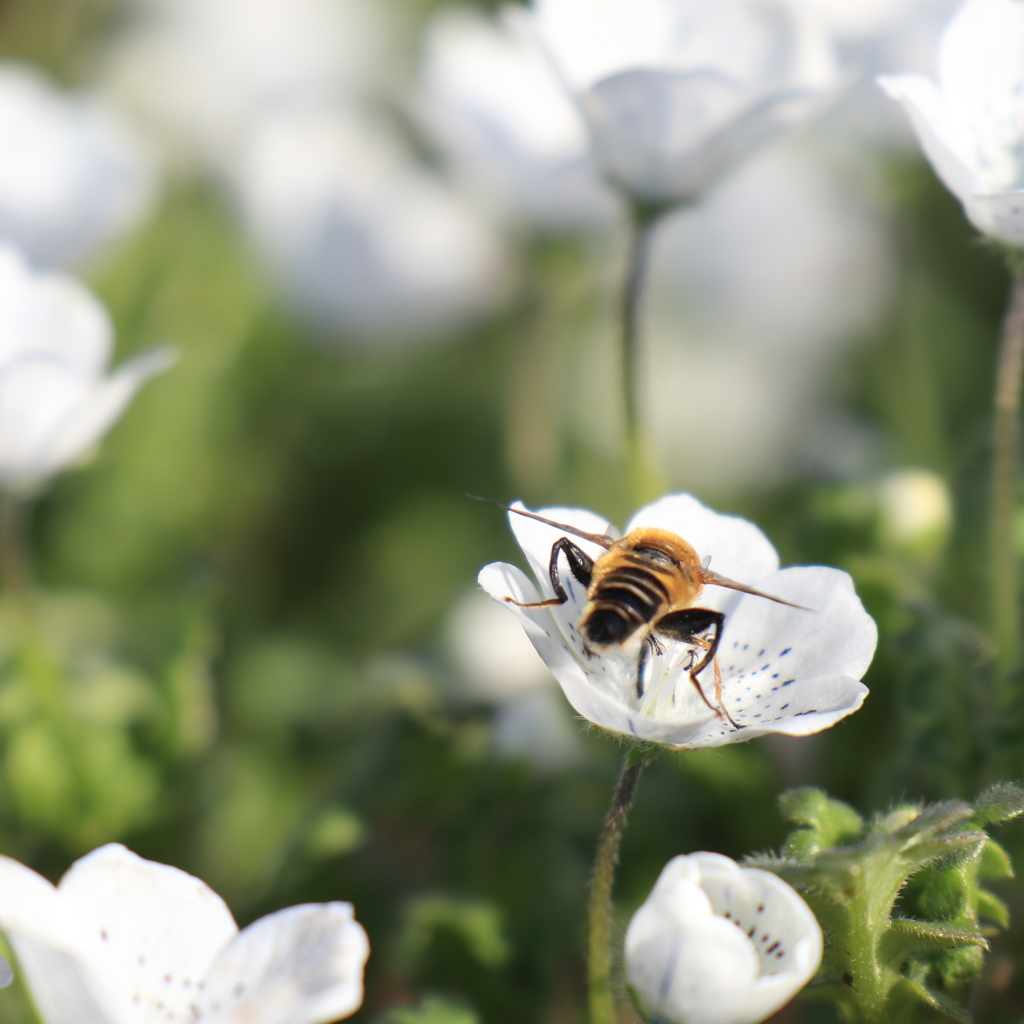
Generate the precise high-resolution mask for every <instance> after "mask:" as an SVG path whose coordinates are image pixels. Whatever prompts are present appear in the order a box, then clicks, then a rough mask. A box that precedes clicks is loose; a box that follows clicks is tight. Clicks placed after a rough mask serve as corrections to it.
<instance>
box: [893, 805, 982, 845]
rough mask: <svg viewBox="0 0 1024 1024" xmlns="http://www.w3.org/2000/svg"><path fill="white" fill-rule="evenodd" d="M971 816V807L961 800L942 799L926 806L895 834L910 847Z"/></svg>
mask: <svg viewBox="0 0 1024 1024" xmlns="http://www.w3.org/2000/svg"><path fill="white" fill-rule="evenodd" d="M971 816H972V811H971V807H970V805H969V804H965V803H964V802H963V801H962V800H943V801H942V802H941V803H937V804H932V805H931V806H929V807H926V808H925V809H924V810H923V811H921V813H920V814H918V815H917V816H916V817H914V818H913V820H911V821H908V822H907V823H906V824H905V825H903V826H902V827H901V828H899V829H898V830H897V831H896V833H895V834H896V835H897V836H899V837H900V838H901V839H903V840H904V841H905V846H907V847H910V846H913V845H915V844H916V843H917V842H919V841H924V840H925V839H926V838H927V837H930V836H933V835H936V834H937V833H939V832H944V831H945V830H946V829H949V828H951V827H952V826H953V825H955V824H957V823H958V822H960V821H963V820H965V819H966V818H970V817H971Z"/></svg>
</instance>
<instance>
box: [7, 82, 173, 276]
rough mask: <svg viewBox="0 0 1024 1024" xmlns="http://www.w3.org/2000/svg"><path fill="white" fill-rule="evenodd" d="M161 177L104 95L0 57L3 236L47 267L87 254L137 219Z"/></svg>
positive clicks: (85, 256) (66, 262) (77, 259)
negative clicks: (67, 89) (62, 86)
mask: <svg viewBox="0 0 1024 1024" xmlns="http://www.w3.org/2000/svg"><path fill="white" fill-rule="evenodd" d="M153 185H154V168H153V164H152V161H151V160H150V159H149V157H148V155H147V154H146V152H145V150H144V149H143V147H142V145H141V143H140V140H139V139H138V138H137V137H136V136H135V134H134V133H133V132H132V131H131V129H130V128H129V126H128V125H127V123H126V122H124V121H123V120H122V119H121V118H119V117H118V116H117V114H116V113H115V112H114V111H113V110H112V109H111V108H110V107H109V106H108V105H107V104H105V103H104V102H103V101H102V100H100V99H99V98H95V97H94V98H85V97H79V96H74V95H69V94H65V93H62V92H61V91H59V90H58V89H56V88H55V87H54V86H53V85H51V84H50V82H48V81H47V80H46V79H45V78H44V77H43V75H42V74H40V73H39V72H38V71H36V70H34V69H32V68H30V67H28V66H26V65H22V64H15V63H11V62H5V63H3V64H0V240H3V241H6V242H11V243H14V244H15V245H17V246H19V247H20V248H21V249H23V250H24V251H25V253H26V254H27V255H28V256H29V258H30V259H31V260H32V261H33V262H35V263H37V264H41V265H44V266H51V267H53V266H65V265H67V264H69V263H74V262H76V261H79V260H83V259H85V258H87V257H89V256H91V255H93V254H94V253H96V252H97V251H98V250H99V249H101V248H102V247H103V246H104V245H105V244H107V243H108V242H110V241H112V240H113V239H114V238H116V237H117V236H119V235H121V234H122V233H124V232H125V231H127V230H128V229H130V228H131V227H132V226H133V225H135V224H136V223H137V222H138V221H139V219H140V218H141V217H142V216H143V214H144V213H145V212H146V211H147V210H148V208H149V206H150V202H151V200H152V197H153Z"/></svg>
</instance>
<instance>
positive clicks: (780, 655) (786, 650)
mask: <svg viewBox="0 0 1024 1024" xmlns="http://www.w3.org/2000/svg"><path fill="white" fill-rule="evenodd" d="M791 650H793V648H792V647H787V648H786V649H785V650H784V651H779V657H780V658H781V657H782V656H783V655H784V654H789V652H790V651H791Z"/></svg>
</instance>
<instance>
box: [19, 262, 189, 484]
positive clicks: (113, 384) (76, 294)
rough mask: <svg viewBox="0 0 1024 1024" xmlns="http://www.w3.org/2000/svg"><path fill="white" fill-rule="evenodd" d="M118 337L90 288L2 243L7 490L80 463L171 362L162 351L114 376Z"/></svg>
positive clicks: (130, 362)
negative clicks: (111, 366)
mask: <svg viewBox="0 0 1024 1024" xmlns="http://www.w3.org/2000/svg"><path fill="white" fill-rule="evenodd" d="M113 339H114V331H113V326H112V325H111V323H110V317H109V316H108V315H107V311H106V310H105V309H104V308H103V306H102V305H101V304H100V303H99V301H98V300H97V299H96V297H95V296H94V295H93V294H92V293H91V292H90V291H88V289H86V288H85V286H84V285H82V284H80V283H79V282H78V281H76V280H74V279H73V278H71V277H67V276H65V275H63V274H55V273H35V272H34V271H32V270H31V269H30V268H29V267H28V266H27V265H26V264H25V262H24V260H23V259H22V258H21V256H20V254H19V253H18V252H17V250H15V249H11V248H9V247H7V246H3V245H0V489H9V488H15V489H17V488H23V487H30V486H32V485H34V484H36V483H39V482H40V481H42V480H44V479H46V478H47V477H49V476H52V475H53V474H54V473H57V472H59V471H60V470H62V469H65V468H66V467H67V466H68V465H70V464H71V463H72V462H75V461H76V460H77V459H79V458H80V457H81V456H82V455H84V454H85V453H86V452H87V451H88V450H89V449H90V448H91V447H92V446H93V445H94V444H96V442H97V441H99V439H100V438H101V437H102V436H103V434H104V433H106V431H107V430H108V429H109V428H110V427H111V426H112V425H113V423H114V422H115V421H116V420H117V418H118V417H119V416H120V415H121V413H122V412H123V411H124V409H125V406H127V404H128V402H129V401H131V399H132V396H133V395H134V394H135V392H136V391H137V390H138V389H139V387H140V386H141V385H142V384H143V382H144V381H145V380H146V379H147V378H149V377H151V376H153V374H155V373H159V372H160V371H161V370H163V369H166V367H167V366H168V365H169V364H170V361H171V356H170V353H169V352H168V350H166V349H157V350H155V351H152V352H147V353H145V354H143V355H141V356H137V357H135V358H134V359H130V360H128V362H126V363H122V364H121V365H120V366H119V367H118V368H117V369H116V370H115V371H114V372H113V373H111V374H107V372H106V366H107V362H108V360H109V359H110V355H111V350H112V349H113Z"/></svg>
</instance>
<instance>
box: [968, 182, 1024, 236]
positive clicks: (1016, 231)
mask: <svg viewBox="0 0 1024 1024" xmlns="http://www.w3.org/2000/svg"><path fill="white" fill-rule="evenodd" d="M962 198H963V203H964V210H965V211H966V213H967V217H968V219H969V220H970V222H971V223H972V224H973V225H974V226H975V227H976V228H977V229H978V230H979V231H980V232H982V233H983V234H985V235H988V236H989V237H990V238H998V239H999V240H1000V241H1001V242H1006V244H1007V245H1013V246H1016V247H1017V248H1019V249H1024V190H1021V189H1018V190H1017V191H1014V192H1001V193H999V194H998V195H967V196H964V197H962Z"/></svg>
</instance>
